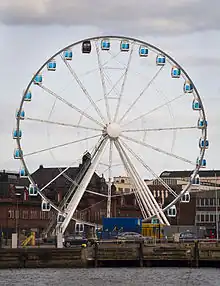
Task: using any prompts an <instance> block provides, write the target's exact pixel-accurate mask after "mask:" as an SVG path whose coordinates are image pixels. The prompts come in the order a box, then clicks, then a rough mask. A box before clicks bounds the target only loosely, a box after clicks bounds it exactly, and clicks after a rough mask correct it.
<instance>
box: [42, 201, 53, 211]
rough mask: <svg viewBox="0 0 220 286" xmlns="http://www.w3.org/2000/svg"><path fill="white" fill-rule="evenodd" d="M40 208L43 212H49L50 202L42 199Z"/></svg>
mask: <svg viewBox="0 0 220 286" xmlns="http://www.w3.org/2000/svg"><path fill="white" fill-rule="evenodd" d="M41 210H42V211H43V212H49V211H50V210H51V204H50V203H48V202H47V201H45V200H42V202H41Z"/></svg>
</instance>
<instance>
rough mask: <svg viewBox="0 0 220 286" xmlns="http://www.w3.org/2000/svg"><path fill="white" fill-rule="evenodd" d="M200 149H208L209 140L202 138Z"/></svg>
mask: <svg viewBox="0 0 220 286" xmlns="http://www.w3.org/2000/svg"><path fill="white" fill-rule="evenodd" d="M199 147H200V148H201V149H203V148H205V149H208V148H209V140H208V139H206V140H205V139H204V138H200V140H199Z"/></svg>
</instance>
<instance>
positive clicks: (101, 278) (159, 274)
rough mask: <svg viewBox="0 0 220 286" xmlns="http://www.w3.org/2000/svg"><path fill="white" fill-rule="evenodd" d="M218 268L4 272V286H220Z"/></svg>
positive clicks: (1, 280) (1, 276) (0, 279)
mask: <svg viewBox="0 0 220 286" xmlns="http://www.w3.org/2000/svg"><path fill="white" fill-rule="evenodd" d="M219 281H220V269H215V268H201V269H191V268H96V269H91V268H90V269H12V270H1V271H0V285H4V286H9V285H10V286H15V285H16V286H29V285H31V286H35V285H36V286H48V285H52V286H70V285H73V286H160V285H161V286H172V285H173V286H185V285H190V286H194V285H195V286H219V285H220V284H219V283H220V282H219Z"/></svg>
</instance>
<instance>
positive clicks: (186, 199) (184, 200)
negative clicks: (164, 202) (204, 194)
mask: <svg viewBox="0 0 220 286" xmlns="http://www.w3.org/2000/svg"><path fill="white" fill-rule="evenodd" d="M180 201H181V203H189V202H190V194H189V192H188V191H186V192H185V194H184V195H183V196H182V198H181V199H180Z"/></svg>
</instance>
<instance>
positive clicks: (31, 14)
mask: <svg viewBox="0 0 220 286" xmlns="http://www.w3.org/2000/svg"><path fill="white" fill-rule="evenodd" d="M211 2H212V5H210V2H208V1H207V0H178V1H176V0H166V1H164V0H157V1H155V0H148V1H146V0H139V1H137V0H127V1H121V3H120V1H117V0H111V1H105V2H103V1H102V0H95V1H91V0H81V1H72V0H62V1H60V0H38V1H30V0H19V1H17V0H10V2H9V1H7V0H2V1H1V3H0V21H1V22H2V23H4V24H7V25H28V24H33V25H50V24H53V25H56V24H57V25H66V26H68V25H84V26H88V25H89V26H96V27H99V28H100V29H104V30H111V31H113V32H114V31H116V30H117V31H120V32H128V31H129V34H131V33H134V32H135V33H137V31H138V32H139V33H141V34H143V33H145V34H150V33H155V32H157V33H159V34H160V33H164V34H177V33H185V32H192V31H200V30H210V29H219V28H220V22H219V9H220V2H219V0H212V1H211Z"/></svg>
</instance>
